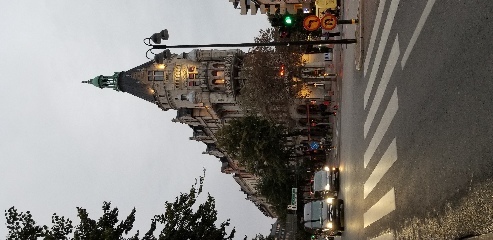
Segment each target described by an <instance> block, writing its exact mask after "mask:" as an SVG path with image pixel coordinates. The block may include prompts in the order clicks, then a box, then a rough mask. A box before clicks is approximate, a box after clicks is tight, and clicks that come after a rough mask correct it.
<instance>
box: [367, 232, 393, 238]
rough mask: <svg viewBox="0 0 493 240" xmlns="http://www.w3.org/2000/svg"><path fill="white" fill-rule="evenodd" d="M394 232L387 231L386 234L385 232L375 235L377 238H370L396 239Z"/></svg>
mask: <svg viewBox="0 0 493 240" xmlns="http://www.w3.org/2000/svg"><path fill="white" fill-rule="evenodd" d="M394 239H395V238H394V234H393V233H386V234H383V235H380V236H378V237H375V238H371V239H370V240H394Z"/></svg>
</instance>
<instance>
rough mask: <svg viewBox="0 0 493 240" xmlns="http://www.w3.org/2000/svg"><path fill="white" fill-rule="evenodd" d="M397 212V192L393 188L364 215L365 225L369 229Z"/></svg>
mask: <svg viewBox="0 0 493 240" xmlns="http://www.w3.org/2000/svg"><path fill="white" fill-rule="evenodd" d="M394 210H395V192H394V188H392V189H391V190H390V191H389V192H387V193H386V194H385V195H384V196H383V197H382V198H380V200H378V202H377V203H375V205H373V206H372V207H371V208H370V209H368V211H366V212H365V213H364V214H363V225H364V227H365V228H366V227H368V226H369V225H370V224H372V223H374V222H376V221H378V220H379V219H380V218H383V217H385V216H386V215H387V214H389V213H391V212H392V211H394Z"/></svg>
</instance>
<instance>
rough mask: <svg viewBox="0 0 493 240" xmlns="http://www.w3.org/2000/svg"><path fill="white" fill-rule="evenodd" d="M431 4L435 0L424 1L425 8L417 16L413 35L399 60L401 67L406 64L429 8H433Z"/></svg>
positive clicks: (429, 10) (428, 13)
mask: <svg viewBox="0 0 493 240" xmlns="http://www.w3.org/2000/svg"><path fill="white" fill-rule="evenodd" d="M433 4H435V0H428V3H426V6H425V9H424V10H423V13H422V14H421V17H420V18H419V21H418V25H416V29H414V33H413V36H412V37H411V40H410V41H409V44H408V45H407V48H406V51H405V52H404V55H403V56H402V60H401V67H402V69H404V66H406V62H407V58H409V55H410V54H411V51H412V50H413V47H414V44H415V43H416V40H418V37H419V34H420V33H421V30H422V29H423V25H425V22H426V19H427V18H428V15H430V12H431V8H433Z"/></svg>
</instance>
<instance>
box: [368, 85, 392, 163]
mask: <svg viewBox="0 0 493 240" xmlns="http://www.w3.org/2000/svg"><path fill="white" fill-rule="evenodd" d="M398 109H399V100H398V98H397V88H396V89H394V93H393V94H392V97H391V98H390V101H389V104H388V105H387V108H386V109H385V112H384V113H383V117H382V120H381V121H380V124H378V127H377V131H376V132H375V135H374V136H373V138H372V139H371V141H370V145H368V148H367V149H366V152H365V155H364V159H363V162H364V165H365V168H366V166H367V165H368V163H369V162H370V159H371V157H373V154H374V153H375V150H376V149H377V147H378V145H380V142H381V141H382V139H383V136H384V135H385V133H386V132H387V129H388V128H389V126H390V123H391V122H392V119H394V116H395V114H396V113H397V110H398Z"/></svg>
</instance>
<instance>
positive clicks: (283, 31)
mask: <svg viewBox="0 0 493 240" xmlns="http://www.w3.org/2000/svg"><path fill="white" fill-rule="evenodd" d="M289 37H291V31H290V30H289V29H288V28H287V27H284V26H282V27H280V28H279V38H289Z"/></svg>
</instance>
